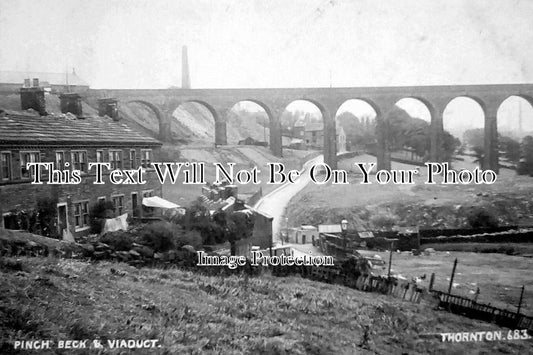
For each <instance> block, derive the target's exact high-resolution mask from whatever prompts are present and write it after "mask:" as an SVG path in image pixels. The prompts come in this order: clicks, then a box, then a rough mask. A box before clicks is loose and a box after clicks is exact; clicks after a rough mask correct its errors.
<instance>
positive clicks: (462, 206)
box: [287, 155, 533, 230]
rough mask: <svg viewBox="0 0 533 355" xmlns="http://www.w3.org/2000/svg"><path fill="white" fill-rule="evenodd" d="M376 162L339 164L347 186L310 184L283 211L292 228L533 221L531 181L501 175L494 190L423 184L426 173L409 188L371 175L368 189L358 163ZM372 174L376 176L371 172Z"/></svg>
mask: <svg viewBox="0 0 533 355" xmlns="http://www.w3.org/2000/svg"><path fill="white" fill-rule="evenodd" d="M375 161H376V160H375V157H372V156H369V155H361V156H357V157H354V158H351V159H347V160H343V161H341V162H339V169H344V170H346V171H347V172H348V177H349V179H348V180H349V184H346V185H333V184H326V185H316V184H309V185H308V186H307V187H306V188H305V189H304V190H303V191H302V192H301V193H300V194H299V195H298V196H296V198H294V199H293V200H292V201H291V203H290V205H289V207H288V208H287V211H288V217H289V220H290V221H291V223H292V224H293V225H300V224H315V225H316V224H321V223H339V221H340V220H342V219H343V218H346V219H347V220H348V221H349V223H350V228H358V229H360V230H365V229H372V228H377V227H380V226H376V225H374V224H373V223H372V219H373V218H376V217H375V216H380V215H383V216H384V218H387V219H390V220H392V221H393V222H394V224H395V225H398V226H418V227H421V228H463V227H469V224H468V220H467V217H468V215H469V213H471V211H472V210H473V209H474V208H476V209H480V208H482V209H484V210H485V211H488V212H489V213H491V214H492V215H494V216H495V218H496V219H497V221H498V223H499V224H500V225H516V224H518V223H521V222H522V221H523V220H524V221H525V220H527V219H530V218H531V216H533V204H531V198H530V196H531V194H532V193H533V178H531V177H527V176H517V175H516V173H515V172H514V171H511V170H507V169H502V170H501V172H500V174H499V175H498V179H497V181H496V182H495V183H494V184H492V185H483V184H481V185H476V184H474V183H471V184H466V185H444V184H441V183H440V182H441V178H438V180H437V183H436V184H434V185H432V184H425V181H426V180H427V174H426V168H425V167H421V168H420V174H419V175H417V176H416V177H415V178H414V181H415V184H413V185H400V184H394V183H392V182H391V183H389V184H383V185H381V184H378V183H377V182H376V180H375V175H372V176H371V178H370V181H371V182H372V183H371V184H368V185H363V184H361V181H362V180H363V178H362V174H361V173H360V170H359V168H356V167H355V166H354V163H356V162H363V163H367V162H375ZM456 165H457V166H456V168H467V169H469V170H473V169H474V168H475V167H476V165H475V164H467V163H464V162H462V163H461V164H459V163H457V164H456ZM415 168H416V167H415V166H411V165H406V164H400V163H395V162H393V163H392V169H415ZM374 171H375V170H374Z"/></svg>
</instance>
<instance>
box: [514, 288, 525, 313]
mask: <svg viewBox="0 0 533 355" xmlns="http://www.w3.org/2000/svg"><path fill="white" fill-rule="evenodd" d="M524 288H525V287H524V285H522V292H520V301H518V309H517V311H516V316H517V317H519V316H520V308H522V300H523V299H524Z"/></svg>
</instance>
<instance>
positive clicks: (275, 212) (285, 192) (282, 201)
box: [254, 155, 324, 244]
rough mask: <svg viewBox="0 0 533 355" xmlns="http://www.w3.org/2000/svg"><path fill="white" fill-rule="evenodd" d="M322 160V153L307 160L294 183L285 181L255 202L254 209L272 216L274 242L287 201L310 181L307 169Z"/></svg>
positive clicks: (278, 234) (279, 241)
mask: <svg viewBox="0 0 533 355" xmlns="http://www.w3.org/2000/svg"><path fill="white" fill-rule="evenodd" d="M323 161H324V157H323V156H322V155H320V156H318V157H316V158H313V159H311V160H308V161H307V162H306V163H305V164H304V166H303V169H302V170H301V174H300V177H299V178H298V179H297V180H296V182H295V183H294V184H291V183H286V184H284V185H282V186H280V187H279V188H277V189H276V190H274V191H272V192H271V193H269V194H268V195H266V196H265V197H263V198H262V199H261V200H259V201H258V202H257V203H256V204H255V206H254V207H255V209H257V210H259V211H261V212H263V213H266V214H268V215H270V216H272V217H273V218H274V220H273V222H272V239H273V243H274V244H276V243H281V239H280V231H281V227H282V225H283V223H282V220H283V215H284V214H285V208H286V207H287V205H288V204H289V201H290V200H291V198H293V197H294V196H295V195H296V194H297V193H298V192H300V191H301V190H302V189H303V188H304V187H305V186H306V185H307V184H308V183H309V182H310V181H311V179H310V178H309V169H310V168H311V167H312V166H313V165H314V164H318V163H322V162H323Z"/></svg>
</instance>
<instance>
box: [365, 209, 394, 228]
mask: <svg viewBox="0 0 533 355" xmlns="http://www.w3.org/2000/svg"><path fill="white" fill-rule="evenodd" d="M397 221H398V217H397V216H396V215H394V214H392V213H390V212H379V213H378V214H376V215H374V216H372V217H371V218H370V223H372V225H373V226H374V228H376V229H379V230H392V227H393V226H394V225H395V224H396V223H397Z"/></svg>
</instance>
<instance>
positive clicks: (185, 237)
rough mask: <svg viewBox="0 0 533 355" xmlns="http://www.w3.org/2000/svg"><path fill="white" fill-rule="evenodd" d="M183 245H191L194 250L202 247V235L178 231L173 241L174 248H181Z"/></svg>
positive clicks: (196, 232)
mask: <svg viewBox="0 0 533 355" xmlns="http://www.w3.org/2000/svg"><path fill="white" fill-rule="evenodd" d="M184 245H192V246H193V247H194V249H199V248H200V247H201V246H202V235H201V234H200V232H198V231H184V230H182V231H180V233H179V235H178V236H177V237H176V239H175V247H176V248H181V247H182V246H184Z"/></svg>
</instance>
